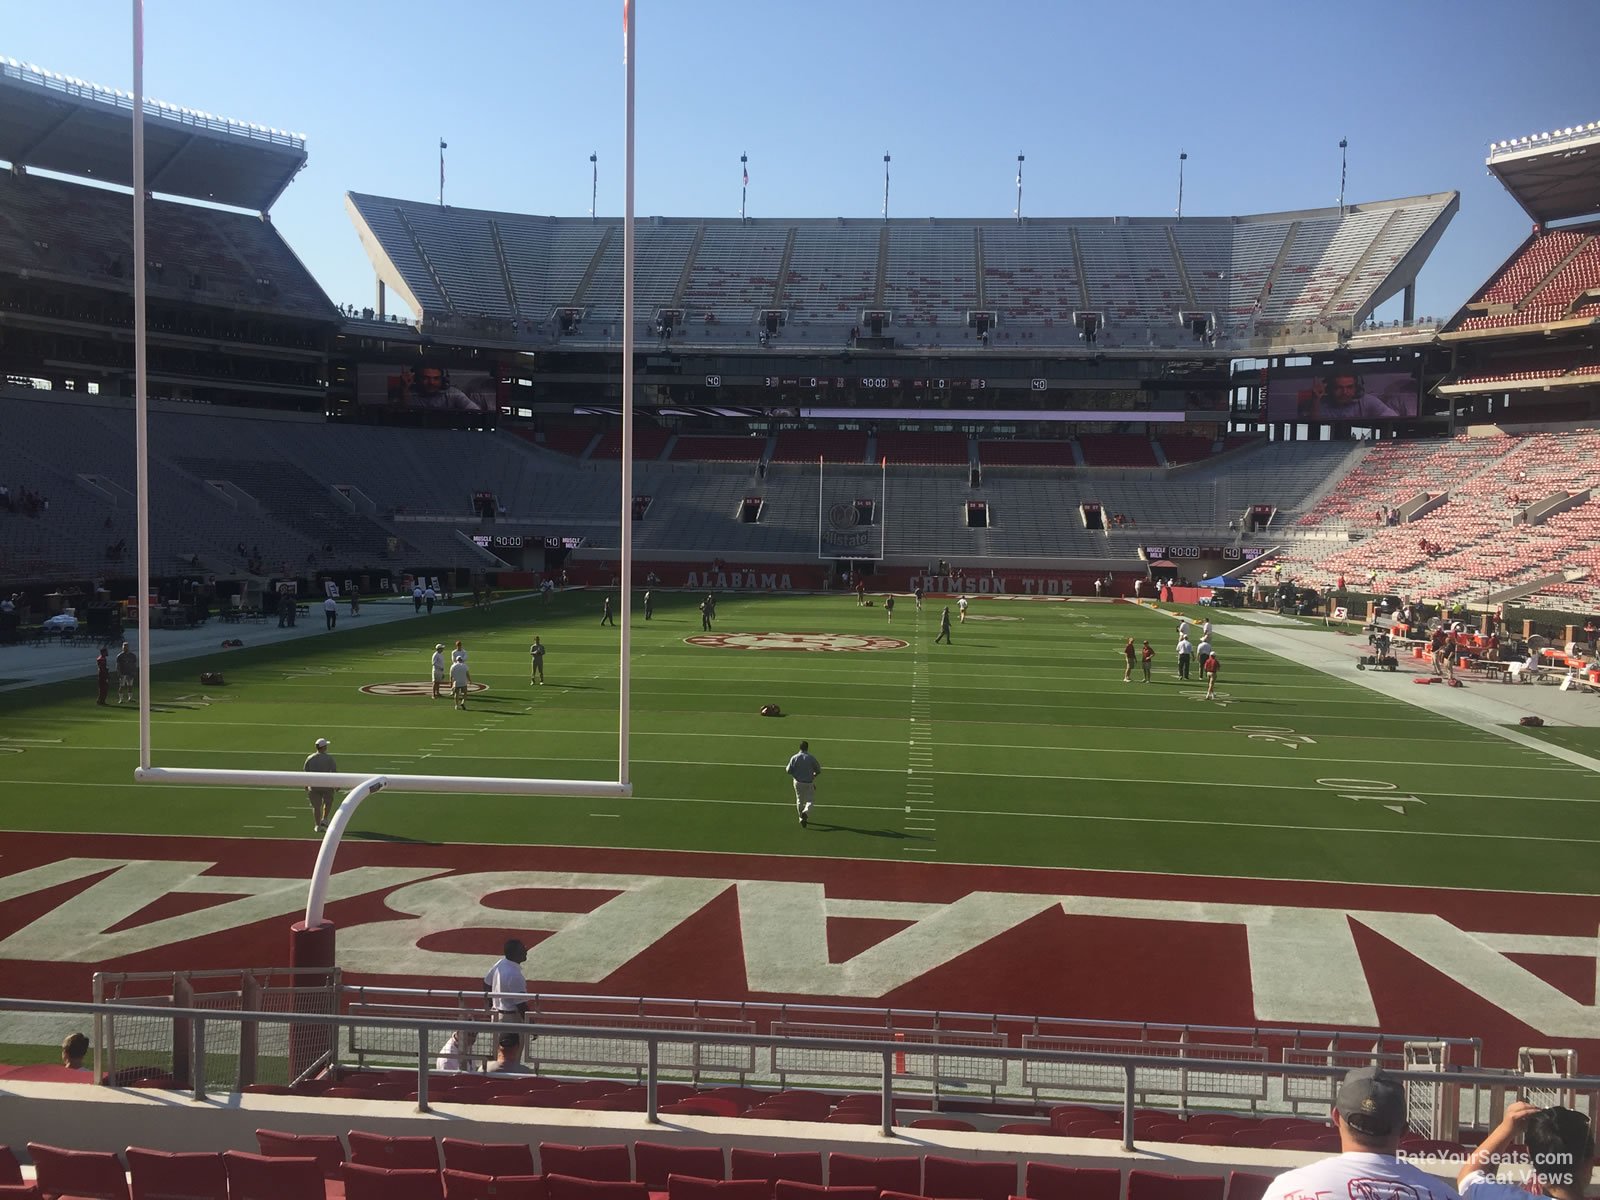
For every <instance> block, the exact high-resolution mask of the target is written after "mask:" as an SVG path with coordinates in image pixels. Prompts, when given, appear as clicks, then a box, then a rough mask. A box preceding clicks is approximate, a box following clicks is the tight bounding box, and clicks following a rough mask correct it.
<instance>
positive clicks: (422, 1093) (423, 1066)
mask: <svg viewBox="0 0 1600 1200" xmlns="http://www.w3.org/2000/svg"><path fill="white" fill-rule="evenodd" d="M417 1111H418V1112H427V1111H428V1029H427V1026H423V1027H422V1028H421V1029H418V1030H417Z"/></svg>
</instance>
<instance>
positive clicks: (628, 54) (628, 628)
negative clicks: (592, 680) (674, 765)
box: [617, 0, 638, 785]
mask: <svg viewBox="0 0 1600 1200" xmlns="http://www.w3.org/2000/svg"><path fill="white" fill-rule="evenodd" d="M632 8H633V0H622V61H623V64H624V67H625V71H624V74H625V76H626V79H627V83H626V93H627V100H626V106H627V116H626V118H625V122H624V128H623V139H624V152H623V160H622V571H621V579H622V595H621V596H619V597H618V605H619V606H620V607H621V609H622V634H621V647H620V649H619V651H618V655H619V657H620V659H621V664H620V672H619V673H620V677H621V682H622V689H621V695H620V698H619V701H618V705H617V782H618V783H621V784H624V785H625V784H627V783H628V696H629V692H630V689H631V687H632V674H631V672H630V671H629V662H628V660H629V651H630V650H631V648H632V645H633V60H634V58H635V54H634V46H635V37H634V32H635V26H636V23H637V20H638V13H637V12H635V11H630V10H631V9H632Z"/></svg>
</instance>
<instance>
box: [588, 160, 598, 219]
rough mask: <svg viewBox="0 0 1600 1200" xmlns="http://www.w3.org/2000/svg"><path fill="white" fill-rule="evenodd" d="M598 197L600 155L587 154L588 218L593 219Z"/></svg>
mask: <svg viewBox="0 0 1600 1200" xmlns="http://www.w3.org/2000/svg"><path fill="white" fill-rule="evenodd" d="M599 198H600V156H599V155H598V154H591V155H589V220H591V221H593V220H594V219H595V215H594V214H595V207H596V203H595V202H596V201H597V200H598V199H599Z"/></svg>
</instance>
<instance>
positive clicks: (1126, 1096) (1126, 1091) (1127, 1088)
mask: <svg viewBox="0 0 1600 1200" xmlns="http://www.w3.org/2000/svg"><path fill="white" fill-rule="evenodd" d="M1133 1070H1134V1068H1133V1064H1132V1063H1129V1064H1128V1065H1127V1066H1125V1067H1123V1068H1122V1148H1123V1149H1124V1150H1132V1149H1133Z"/></svg>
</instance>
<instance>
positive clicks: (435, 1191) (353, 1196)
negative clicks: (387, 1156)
mask: <svg viewBox="0 0 1600 1200" xmlns="http://www.w3.org/2000/svg"><path fill="white" fill-rule="evenodd" d="M344 1194H345V1200H444V1182H443V1180H441V1179H440V1177H439V1171H438V1168H434V1169H433V1170H431V1171H415V1170H412V1171H408V1170H396V1171H391V1170H389V1169H387V1168H385V1167H368V1166H363V1165H362V1164H361V1163H345V1165H344Z"/></svg>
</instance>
